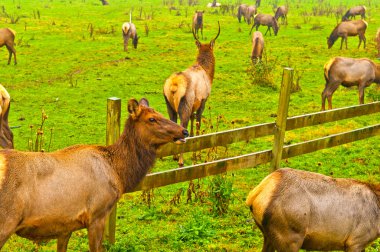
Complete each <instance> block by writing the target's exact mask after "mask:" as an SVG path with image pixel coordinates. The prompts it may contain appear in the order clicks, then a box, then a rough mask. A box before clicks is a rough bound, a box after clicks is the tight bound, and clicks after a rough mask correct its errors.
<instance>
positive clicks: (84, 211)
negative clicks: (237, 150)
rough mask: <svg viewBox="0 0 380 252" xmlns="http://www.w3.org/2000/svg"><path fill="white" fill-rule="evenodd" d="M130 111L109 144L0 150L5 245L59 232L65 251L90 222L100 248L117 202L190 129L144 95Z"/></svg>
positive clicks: (92, 240) (93, 245) (92, 242)
mask: <svg viewBox="0 0 380 252" xmlns="http://www.w3.org/2000/svg"><path fill="white" fill-rule="evenodd" d="M128 112H129V118H128V119H127V121H126V123H125V127H124V132H123V133H122V134H121V136H120V138H119V139H118V141H117V142H116V143H115V144H112V145H109V146H96V145H76V146H71V147H68V148H66V149H63V150H59V151H56V152H52V153H40V152H21V151H16V150H4V151H1V152H0V249H1V248H2V246H3V245H4V243H5V242H6V241H7V239H8V238H9V237H10V236H11V235H12V234H13V233H16V234H17V235H19V236H21V237H25V238H28V239H31V240H34V241H41V240H48V239H58V243H57V251H59V252H62V251H66V250H67V244H68V241H69V239H70V235H71V233H72V232H73V231H75V230H79V229H82V228H87V230H88V240H89V247H90V251H91V252H98V251H101V250H102V236H103V231H104V230H103V229H104V224H105V220H106V217H107V216H108V214H109V213H110V211H111V209H112V207H113V205H114V204H115V203H116V202H117V200H118V199H119V198H120V197H121V195H122V194H123V193H125V192H128V191H130V190H131V189H133V188H134V187H135V186H136V185H137V184H138V183H139V182H140V181H141V180H142V179H143V178H144V176H145V175H146V173H147V172H148V170H149V169H150V168H151V167H152V166H153V164H154V161H155V159H156V150H157V149H158V148H159V147H160V146H162V145H164V144H166V143H168V142H172V141H179V142H184V141H185V140H184V138H185V137H187V136H188V132H187V130H186V129H184V128H183V127H181V126H179V125H177V124H176V123H174V122H172V121H170V120H168V119H165V118H164V117H163V116H162V115H161V114H159V113H157V112H156V111H154V110H153V109H152V108H150V107H149V105H148V101H147V100H146V99H142V100H141V101H140V102H137V101H136V100H134V99H131V100H130V101H129V102H128Z"/></svg>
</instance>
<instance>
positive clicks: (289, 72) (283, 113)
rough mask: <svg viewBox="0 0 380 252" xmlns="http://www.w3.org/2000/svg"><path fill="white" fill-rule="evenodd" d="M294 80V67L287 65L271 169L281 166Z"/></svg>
mask: <svg viewBox="0 0 380 252" xmlns="http://www.w3.org/2000/svg"><path fill="white" fill-rule="evenodd" d="M292 82H293V69H292V68H289V67H285V68H284V71H283V73H282V82H281V90H280V100H279V103H278V109H277V119H276V125H275V127H274V143H273V149H272V161H271V166H270V167H271V171H274V170H276V169H278V168H280V163H281V158H282V148H283V146H284V138H285V131H286V119H287V118H288V108H289V99H290V88H291V86H292Z"/></svg>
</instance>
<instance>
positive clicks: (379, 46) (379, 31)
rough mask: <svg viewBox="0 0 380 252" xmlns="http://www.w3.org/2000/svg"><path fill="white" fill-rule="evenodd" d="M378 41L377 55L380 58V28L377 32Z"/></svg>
mask: <svg viewBox="0 0 380 252" xmlns="http://www.w3.org/2000/svg"><path fill="white" fill-rule="evenodd" d="M376 43H377V57H378V58H380V28H379V29H378V30H377V33H376Z"/></svg>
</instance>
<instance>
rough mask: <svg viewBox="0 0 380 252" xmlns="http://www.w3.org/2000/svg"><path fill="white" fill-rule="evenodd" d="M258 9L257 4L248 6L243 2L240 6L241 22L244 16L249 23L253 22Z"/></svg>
mask: <svg viewBox="0 0 380 252" xmlns="http://www.w3.org/2000/svg"><path fill="white" fill-rule="evenodd" d="M256 13H257V9H256V6H254V5H250V6H247V5H246V4H241V5H240V6H239V8H238V15H237V16H238V20H239V23H240V22H241V17H243V18H244V21H245V22H247V24H251V22H252V19H253V17H254V16H255V15H256Z"/></svg>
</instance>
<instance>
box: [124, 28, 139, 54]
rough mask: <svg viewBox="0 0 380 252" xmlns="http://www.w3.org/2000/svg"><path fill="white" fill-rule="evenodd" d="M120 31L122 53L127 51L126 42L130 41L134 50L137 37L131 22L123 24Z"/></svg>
mask: <svg viewBox="0 0 380 252" xmlns="http://www.w3.org/2000/svg"><path fill="white" fill-rule="evenodd" d="M121 29H122V31H123V39H124V51H125V52H127V51H128V41H129V39H132V44H133V47H134V48H135V49H136V48H137V44H138V42H139V37H138V36H137V30H136V26H135V25H134V24H133V23H132V22H125V23H124V24H123V25H122V26H121Z"/></svg>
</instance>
